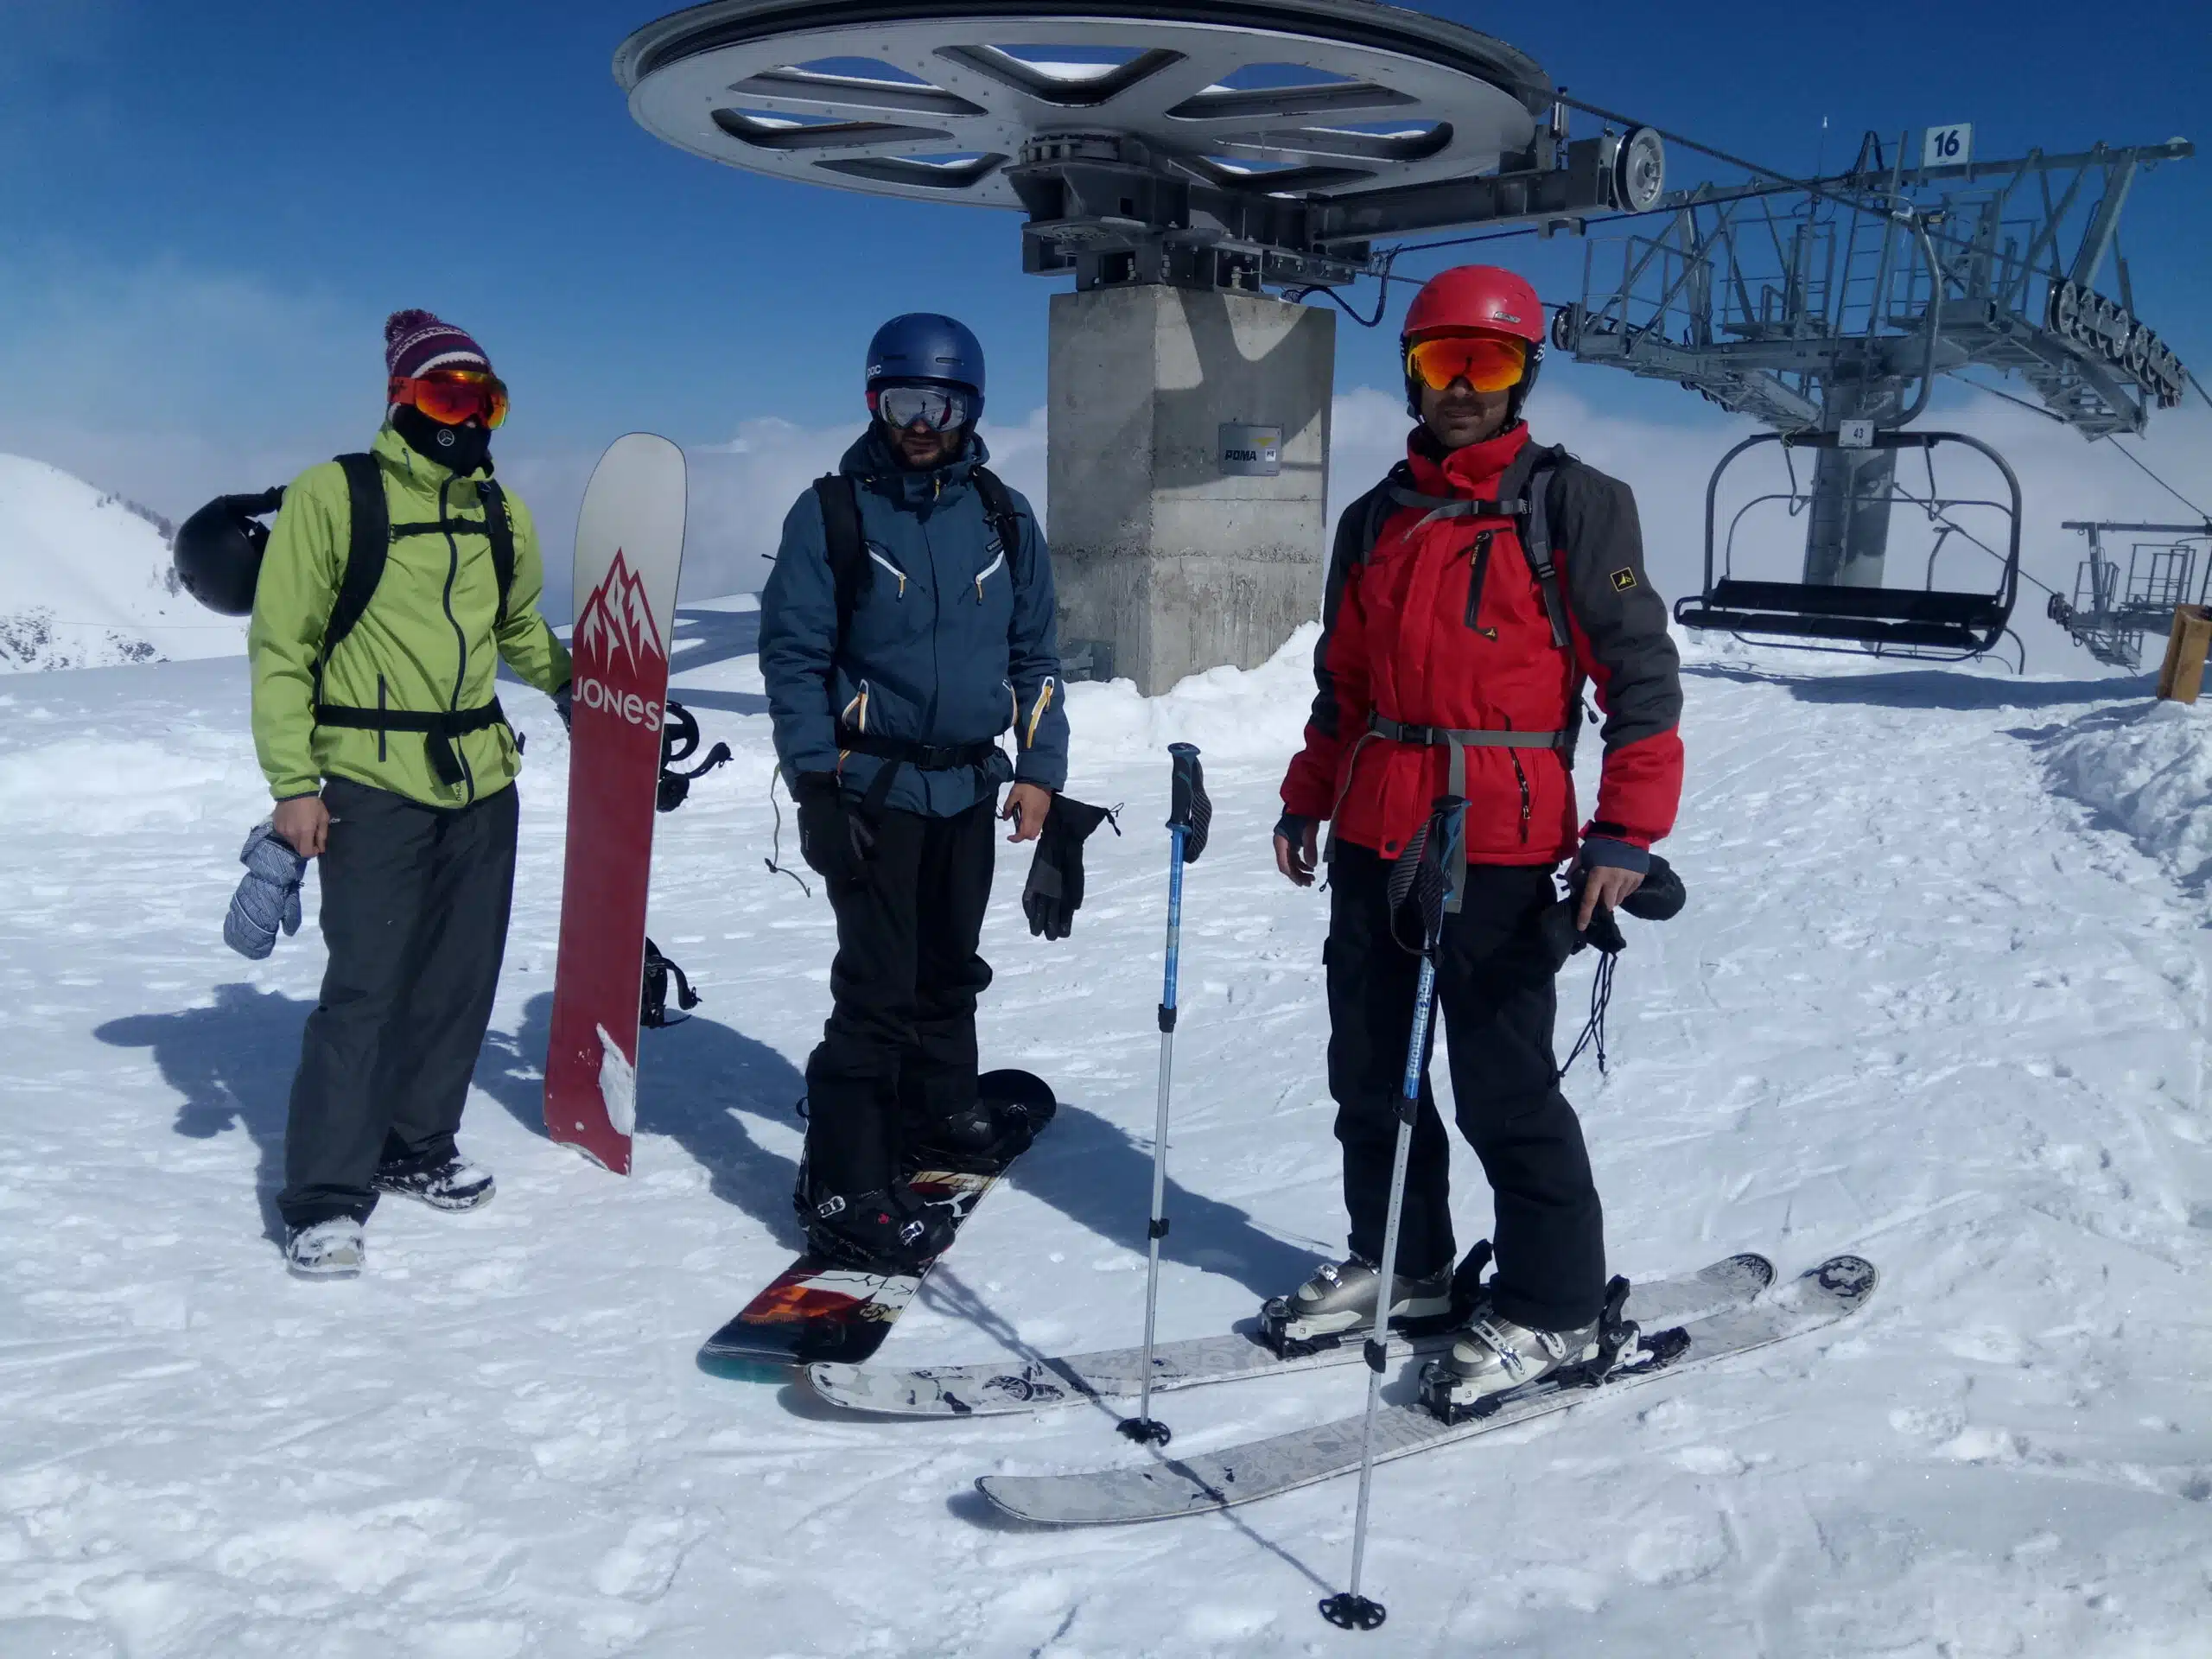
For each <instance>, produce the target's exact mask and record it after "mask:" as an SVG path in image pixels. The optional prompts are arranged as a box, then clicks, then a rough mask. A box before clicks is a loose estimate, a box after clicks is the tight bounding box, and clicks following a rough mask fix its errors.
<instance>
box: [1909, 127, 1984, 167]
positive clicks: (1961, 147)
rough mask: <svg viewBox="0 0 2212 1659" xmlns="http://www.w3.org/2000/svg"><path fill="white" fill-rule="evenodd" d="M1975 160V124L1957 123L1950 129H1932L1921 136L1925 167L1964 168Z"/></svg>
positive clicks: (1922, 156) (1921, 159) (1921, 150)
mask: <svg viewBox="0 0 2212 1659" xmlns="http://www.w3.org/2000/svg"><path fill="white" fill-rule="evenodd" d="M1972 160H1974V123H1973V122H1971V121H1956V122H1954V123H1952V124H1950V125H1949V126H1948V127H1930V128H1929V129H1928V130H1927V131H1926V132H1924V133H1923V134H1922V135H1921V140H1920V164H1921V165H1922V166H1923V167H1964V166H1965V165H1966V164H1967V162H1971V161H1972Z"/></svg>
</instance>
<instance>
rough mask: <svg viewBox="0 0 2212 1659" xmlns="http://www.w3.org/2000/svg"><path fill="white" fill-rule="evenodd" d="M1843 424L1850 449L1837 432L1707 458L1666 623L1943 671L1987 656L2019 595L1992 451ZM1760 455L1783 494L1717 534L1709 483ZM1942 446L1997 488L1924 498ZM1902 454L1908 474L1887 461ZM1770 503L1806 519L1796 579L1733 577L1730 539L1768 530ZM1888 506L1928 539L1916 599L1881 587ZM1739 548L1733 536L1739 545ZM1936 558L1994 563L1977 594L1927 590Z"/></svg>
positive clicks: (1749, 505)
mask: <svg viewBox="0 0 2212 1659" xmlns="http://www.w3.org/2000/svg"><path fill="white" fill-rule="evenodd" d="M1852 424H1853V425H1854V426H1857V427H1858V428H1859V429H1858V430H1857V431H1855V432H1852V433H1849V434H1848V435H1850V436H1851V437H1852V438H1853V440H1854V442H1850V443H1846V442H1843V439H1844V437H1845V435H1846V434H1840V433H1834V432H1821V433H1812V434H1797V435H1790V434H1784V433H1775V432H1765V433H1761V434H1759V435H1758V436H1756V437H1751V438H1746V439H1745V440H1744V442H1741V443H1739V444H1738V445H1737V446H1736V447H1735V448H1732V449H1731V450H1730V451H1729V452H1728V453H1727V454H1726V455H1724V456H1723V457H1721V460H1720V464H1719V466H1717V467H1714V468H1713V477H1712V480H1710V481H1709V482H1708V483H1707V486H1706V492H1705V585H1704V590H1703V591H1702V592H1701V593H1699V594H1694V595H1692V596H1689V597H1687V598H1684V599H1682V600H1681V601H1677V603H1676V604H1675V620H1676V621H1677V622H1679V623H1681V624H1682V625H1683V626H1685V627H1692V628H1715V629H1719V630H1720V631H1722V632H1727V633H1732V634H1735V635H1736V636H1737V637H1738V638H1739V639H1751V640H1760V639H1764V640H1768V641H1772V640H1789V641H1792V642H1796V643H1799V644H1801V645H1808V648H1810V649H1813V650H1827V651H1859V652H1868V653H1870V654H1872V655H1875V656H1898V657H1917V658H1931V659H1934V660H1937V661H1948V662H1956V661H1960V660H1962V659H1964V658H1969V657H1979V656H1980V655H1981V654H1982V653H1983V652H1987V651H1990V650H1993V649H1994V648H1995V647H1996V645H1998V643H1999V641H2000V640H2001V639H2004V637H2005V633H2006V632H2007V630H2008V629H2009V627H2010V626H2011V623H2012V606H2013V602H2014V601H2015V600H2016V598H2017V597H2018V591H2019V581H2020V481H2019V480H2018V478H2017V477H2015V476H2014V475H2013V473H2012V468H2011V467H2008V466H2006V465H2005V458H2004V457H2003V456H2002V455H2000V454H1998V453H1997V451H1995V450H1994V449H1993V448H1990V447H1989V446H1988V445H1987V444H1986V443H1983V442H1980V440H1979V439H1976V438H1971V437H1968V436H1967V435H1965V434H1963V433H1959V432H1888V431H1872V430H1869V429H1866V427H1865V426H1864V425H1863V424H1862V423H1852ZM1762 444H1775V445H1777V446H1779V447H1780V451H1781V454H1782V457H1783V461H1784V463H1785V465H1786V467H1787V468H1788V477H1789V483H1788V486H1787V487H1786V488H1781V489H1768V490H1765V491H1764V492H1762V493H1757V494H1754V495H1753V496H1752V497H1751V499H1749V500H1748V501H1745V503H1744V504H1743V505H1741V506H1738V507H1737V508H1736V509H1735V511H1734V512H1732V514H1731V515H1730V516H1729V518H1728V521H1727V525H1726V531H1725V533H1724V532H1723V531H1722V528H1721V525H1720V513H1719V499H1720V485H1721V479H1722V476H1723V474H1726V472H1727V471H1728V469H1729V467H1730V466H1731V465H1732V463H1733V462H1734V461H1737V459H1738V457H1740V456H1742V455H1744V454H1746V453H1747V452H1749V451H1751V450H1752V449H1754V448H1758V446H1760V445H1762ZM1953 444H1955V445H1961V446H1963V447H1964V448H1967V449H1971V450H1975V451H1978V452H1979V453H1980V454H1983V455H1985V456H1986V457H1987V458H1988V459H1989V460H1990V461H1992V462H1993V463H1994V465H1995V466H1996V467H1997V469H1998V472H1999V474H2001V475H2002V477H2003V480H2004V485H2005V493H2004V494H2003V495H2002V496H2001V497H1991V496H1986V495H1984V496H1974V495H1960V494H1951V493H1946V492H1945V491H1943V490H1942V489H1941V488H1939V487H1938V486H1937V483H1936V453H1937V451H1938V450H1939V449H1940V448H1942V447H1943V446H1945V445H1953ZM1799 449H1808V450H1811V451H1813V452H1814V464H1813V467H1812V475H1811V477H1810V478H1809V479H1807V480H1801V479H1800V478H1799V476H1798V471H1797V466H1796V459H1795V453H1794V452H1795V451H1796V450H1799ZM1915 453H1916V454H1917V457H1918V459H1919V461H1920V462H1921V465H1920V466H1919V467H1912V466H1910V464H1909V463H1907V464H1904V465H1901V464H1900V462H1901V461H1903V460H1904V456H1905V455H1907V454H1915ZM1901 474H1902V476H1901ZM1777 506H1778V507H1781V508H1783V510H1785V512H1786V514H1787V517H1788V518H1801V517H1802V518H1805V519H1806V521H1807V524H1806V531H1805V566H1804V572H1805V574H1804V576H1803V578H1802V579H1801V580H1799V581H1796V582H1774V581H1761V580H1754V579H1748V578H1745V577H1743V576H1738V575H1736V574H1735V569H1736V562H1737V556H1738V550H1739V549H1738V537H1739V533H1741V532H1743V531H1745V529H1746V526H1747V524H1751V525H1760V526H1765V525H1770V524H1771V523H1772V521H1773V515H1774V509H1776V508H1777ZM1900 507H1903V508H1908V509H1910V512H1911V513H1912V514H1914V515H1917V516H1918V517H1920V518H1922V519H1923V521H1924V523H1925V524H1926V526H1927V529H1928V531H1929V534H1930V535H1931V536H1932V537H1933V545H1932V547H1930V549H1929V554H1928V559H1927V567H1926V572H1925V577H1924V585H1923V586H1921V587H1917V588H1902V587H1888V586H1885V585H1884V584H1883V582H1882V576H1883V570H1884V566H1885V563H1886V562H1887V560H1888V559H1890V558H1891V557H1894V556H1895V555H1894V553H1893V552H1892V550H1891V548H1890V546H1889V536H1890V524H1891V515H1892V512H1893V511H1894V510H1895V509H1897V508H1900ZM1962 520H1966V521H1967V522H1961V521H1962ZM1750 539H1751V538H1750V537H1745V542H1746V543H1749V541H1750ZM1947 548H1957V549H1960V550H1980V552H1982V553H1984V554H1986V555H1987V556H1989V557H1990V558H1992V559H1993V560H1994V561H1996V563H1997V570H1996V573H1995V580H1994V582H1993V583H1992V584H1991V585H1990V586H1989V587H1988V588H1938V587H1937V586H1936V574H1937V571H1936V566H1937V563H1938V561H1939V559H1940V558H1941V557H1942V555H1943V553H1944V552H1945V550H1946V549H1947ZM1952 563H1953V564H1954V565H1955V563H1956V557H1955V556H1954V558H1953V560H1952Z"/></svg>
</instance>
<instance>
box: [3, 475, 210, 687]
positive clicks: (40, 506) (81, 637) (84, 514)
mask: <svg viewBox="0 0 2212 1659" xmlns="http://www.w3.org/2000/svg"><path fill="white" fill-rule="evenodd" d="M174 535H175V526H174V525H172V524H170V523H169V521H168V519H166V518H162V516H161V515H160V514H158V513H156V512H152V511H151V510H150V509H149V508H146V507H142V506H140V505H138V504H137V503H136V502H134V501H130V500H127V499H124V497H122V496H120V495H115V494H111V493H106V492H104V491H102V490H99V489H98V488H96V487H95V486H92V485H90V484H87V483H86V482H85V481H84V480H82V479H79V478H76V477H73V476H72V475H71V474H67V473H65V472H63V471H62V470H61V469H60V467H52V466H48V464H47V463H46V462H44V461H32V460H29V459H28V458H26V457H24V456H22V455H8V454H0V673H11V672H21V671H26V670H35V669H50V668H99V667H108V666H112V665H116V664H124V663H151V662H162V661H168V660H172V659H178V658H194V657H227V656H234V655H237V654H238V653H239V652H243V651H244V650H245V620H244V619H243V618H234V617H223V616H217V615H216V614H215V613H213V612H212V611H209V610H207V609H205V608H204V607H201V606H200V604H198V603H197V602H196V601H194V599H193V598H192V596H191V595H190V594H187V593H185V592H184V591H183V589H182V588H181V587H180V586H179V585H178V583H177V579H176V573H175V570H174V569H171V568H170V564H169V542H170V538H171V537H173V536H174Z"/></svg>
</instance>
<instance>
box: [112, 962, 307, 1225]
mask: <svg viewBox="0 0 2212 1659" xmlns="http://www.w3.org/2000/svg"><path fill="white" fill-rule="evenodd" d="M314 1008H315V1004H314V1003H313V1002H311V1001H303V1000H301V999H297V998H294V997H289V996H286V995H283V993H282V992H279V991H264V990H259V989H257V988H255V987H253V986H251V985H245V984H238V985H218V986H217V987H216V988H215V1001H214V1004H213V1007H204V1008H180V1009H178V1010H177V1011H176V1012H175V1013H173V1014H129V1015H126V1016H125V1017H124V1018H123V1019H120V1020H109V1021H108V1022H107V1023H106V1024H105V1025H103V1026H99V1027H96V1028H95V1029H94V1030H93V1032H92V1035H93V1036H94V1037H96V1038H98V1039H99V1040H100V1041H101V1042H103V1043H107V1044H110V1045H111V1046H115V1047H117V1048H149V1049H151V1050H152V1051H153V1053H154V1064H155V1065H157V1066H159V1067H160V1068H161V1071H162V1080H163V1081H164V1082H166V1083H167V1084H168V1085H169V1086H170V1087H171V1088H172V1089H175V1090H176V1091H177V1092H178V1093H179V1094H180V1095H182V1096H184V1099H183V1101H182V1102H181V1103H180V1104H179V1105H178V1107H177V1109H176V1123H175V1129H176V1132H177V1133H178V1134H179V1135H184V1136H186V1137H187V1138H188V1139H189V1140H194V1141H207V1140H211V1139H213V1137H214V1136H216V1135H220V1134H222V1133H223V1132H224V1131H225V1130H226V1129H229V1128H234V1127H235V1128H243V1129H244V1130H245V1132H246V1134H247V1135H250V1136H251V1137H252V1139H253V1144H254V1147H255V1148H256V1149H257V1151H258V1152H259V1153H260V1154H261V1162H260V1164H259V1166H258V1167H257V1169H256V1171H255V1173H254V1188H255V1191H256V1192H257V1194H258V1196H259V1198H260V1200H261V1224H262V1230H263V1232H264V1235H265V1236H267V1237H269V1238H270V1239H274V1240H279V1241H281V1240H282V1239H283V1236H284V1225H283V1220H282V1219H281V1218H280V1217H278V1215H277V1192H278V1191H279V1189H281V1188H282V1187H283V1185H284V1112H285V1107H286V1105H287V1103H288V1102H289V1099H290V1097H291V1092H292V1073H293V1072H294V1071H296V1070H297V1069H298V1066H299V1063H300V1031H301V1028H302V1027H303V1026H305V1025H306V1024H307V1018H308V1014H310V1013H312V1012H313V1011H314Z"/></svg>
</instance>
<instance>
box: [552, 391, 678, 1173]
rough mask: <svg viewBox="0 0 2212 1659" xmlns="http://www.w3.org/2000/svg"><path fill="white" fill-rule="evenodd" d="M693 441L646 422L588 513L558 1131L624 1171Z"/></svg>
mask: <svg viewBox="0 0 2212 1659" xmlns="http://www.w3.org/2000/svg"><path fill="white" fill-rule="evenodd" d="M683 512H684V474H683V451H682V450H681V449H679V448H677V447H676V446H675V445H674V444H672V443H671V442H669V441H668V440H667V439H666V438H662V437H656V436H654V435H652V434H651V433H648V432H632V433H630V434H629V435H626V436H625V437H620V438H617V439H616V440H615V441H614V442H613V443H612V444H611V445H609V446H608V447H607V453H606V454H604V455H602V456H601V457H600V461H599V465H598V466H597V467H594V469H593V471H592V475H591V483H590V485H589V486H588V487H587V488H586V490H585V491H584V502H583V509H582V512H580V513H579V514H578V516H577V519H576V563H575V607H576V626H575V634H574V636H573V637H572V638H571V639H570V641H569V653H570V655H572V656H573V657H574V658H575V680H574V682H573V685H572V691H571V708H570V728H569V838H568V847H567V854H566V868H565V869H564V872H563V877H562V882H561V949H560V957H559V959H558V962H557V963H556V967H555V969H554V979H553V1036H552V1041H551V1043H550V1046H549V1047H548V1050H547V1052H546V1056H545V1129H546V1133H547V1134H549V1135H551V1136H552V1137H553V1139H554V1140H556V1141H562V1142H564V1143H566V1144H567V1145H569V1146H573V1147H576V1148H577V1149H579V1150H580V1151H582V1153H584V1154H586V1155H587V1156H588V1157H590V1158H592V1159H594V1160H596V1161H597V1162H599V1163H601V1164H603V1165H605V1166H607V1168H609V1169H611V1170H613V1171H615V1172H616V1173H618V1174H627V1173H629V1169H630V1138H631V1135H632V1132H633V1131H634V1129H635V1128H636V1127H637V1088H638V1021H639V985H640V984H641V983H642V982H643V979H644V975H645V893H646V887H647V885H648V880H649V877H650V874H651V871H652V851H653V803H654V798H655V795H656V793H657V791H658V786H659V781H660V764H661V726H662V722H663V718H664V713H665V710H666V707H667V703H668V656H669V641H670V640H671V639H672V638H673V637H674V631H675V622H676V582H677V575H678V574H679V572H680V570H681V568H682V565H683Z"/></svg>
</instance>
